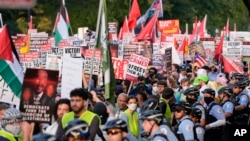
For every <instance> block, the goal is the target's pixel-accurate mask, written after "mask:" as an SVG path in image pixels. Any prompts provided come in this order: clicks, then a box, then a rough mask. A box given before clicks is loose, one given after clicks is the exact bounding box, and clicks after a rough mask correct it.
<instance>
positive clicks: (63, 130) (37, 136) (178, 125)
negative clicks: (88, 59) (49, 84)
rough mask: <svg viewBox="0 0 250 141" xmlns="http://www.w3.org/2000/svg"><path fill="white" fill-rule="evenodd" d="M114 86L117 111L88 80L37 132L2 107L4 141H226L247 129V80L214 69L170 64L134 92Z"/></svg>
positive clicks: (151, 71) (150, 73)
mask: <svg viewBox="0 0 250 141" xmlns="http://www.w3.org/2000/svg"><path fill="white" fill-rule="evenodd" d="M86 77H88V79H87V80H86ZM92 81H93V83H91V82H92ZM89 82H90V83H89ZM116 83H117V85H116V89H115V91H114V95H115V98H116V103H115V106H114V105H112V104H111V103H109V102H108V101H106V100H105V98H104V87H99V86H95V79H94V77H93V78H92V79H91V78H90V77H89V76H88V75H85V76H84V80H83V88H75V89H73V90H71V92H70V94H69V95H70V99H66V98H61V99H58V98H57V99H56V106H55V108H53V109H54V111H55V114H54V116H53V119H54V121H53V122H52V123H50V124H49V125H48V124H44V123H39V126H38V127H39V128H38V129H36V130H34V129H33V130H32V124H31V123H29V122H27V121H24V120H23V119H22V113H21V112H20V111H19V110H18V109H15V108H13V107H12V106H11V105H9V104H6V103H1V104H0V125H1V130H0V140H1V141H7V140H11V141H16V140H23V141H29V140H33V141H43V140H44V141H45V140H49V141H52V140H68V141H88V140H93V141H94V140H97V141H98V140H100V141H105V140H107V141H125V140H127V141H136V140H138V141H228V140H230V139H231V138H230V137H231V134H232V131H231V129H232V127H234V126H240V127H242V128H243V127H245V126H248V125H249V119H250V118H249V101H250V90H249V83H250V81H249V79H248V76H247V75H246V74H241V73H237V72H234V73H223V69H222V68H218V66H216V65H213V64H212V65H209V66H203V67H201V68H199V67H198V66H197V65H196V64H193V65H185V64H183V65H177V64H172V69H171V70H170V71H164V72H163V73H158V71H157V69H156V68H154V67H150V68H148V70H147V73H146V74H145V75H144V76H139V77H138V81H137V82H136V83H133V85H132V86H130V85H131V83H132V82H130V81H128V80H117V81H116ZM87 84H90V85H87ZM88 87H91V89H90V91H88V89H87V88H88ZM57 96H59V95H57ZM53 100H55V98H54V99H53Z"/></svg>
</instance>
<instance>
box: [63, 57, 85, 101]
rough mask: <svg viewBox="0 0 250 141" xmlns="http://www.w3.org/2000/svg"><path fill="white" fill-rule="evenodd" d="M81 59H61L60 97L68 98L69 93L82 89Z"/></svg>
mask: <svg viewBox="0 0 250 141" xmlns="http://www.w3.org/2000/svg"><path fill="white" fill-rule="evenodd" d="M82 64H83V60H82V58H70V57H63V66H62V87H61V97H62V98H70V97H69V94H70V91H71V90H73V89H75V88H81V87H82Z"/></svg>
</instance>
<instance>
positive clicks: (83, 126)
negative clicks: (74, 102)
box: [65, 119, 89, 138]
mask: <svg viewBox="0 0 250 141" xmlns="http://www.w3.org/2000/svg"><path fill="white" fill-rule="evenodd" d="M65 135H66V136H67V137H69V136H73V137H75V138H88V137H89V126H88V124H87V122H85V121H84V120H81V119H74V120H72V121H70V122H69V124H68V125H67V126H66V128H65Z"/></svg>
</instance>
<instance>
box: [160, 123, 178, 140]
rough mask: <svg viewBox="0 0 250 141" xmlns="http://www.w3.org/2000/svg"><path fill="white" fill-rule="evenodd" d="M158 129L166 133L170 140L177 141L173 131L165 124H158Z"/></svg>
mask: <svg viewBox="0 0 250 141" xmlns="http://www.w3.org/2000/svg"><path fill="white" fill-rule="evenodd" d="M160 131H161V133H162V134H164V135H166V136H167V137H168V139H169V140H170V141H178V139H177V137H176V136H175V134H174V133H173V131H172V130H171V129H170V128H169V126H167V125H164V124H162V125H160Z"/></svg>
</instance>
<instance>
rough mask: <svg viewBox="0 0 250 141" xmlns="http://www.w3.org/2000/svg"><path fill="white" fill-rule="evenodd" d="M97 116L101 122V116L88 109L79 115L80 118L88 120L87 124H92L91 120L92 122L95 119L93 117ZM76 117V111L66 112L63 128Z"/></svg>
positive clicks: (63, 118)
mask: <svg viewBox="0 0 250 141" xmlns="http://www.w3.org/2000/svg"><path fill="white" fill-rule="evenodd" d="M95 116H97V117H98V119H99V123H100V124H101V119H100V117H99V116H98V115H97V114H95V113H93V112H90V111H88V110H87V111H85V112H84V113H83V114H82V115H81V116H80V117H79V119H82V120H84V121H86V122H87V124H88V125H89V126H90V124H91V122H92V120H93V118H94V117H95ZM74 117H75V113H74V112H69V113H66V114H65V115H63V117H62V127H63V129H64V128H65V127H66V126H67V124H68V123H69V122H70V121H72V120H73V119H74Z"/></svg>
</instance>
